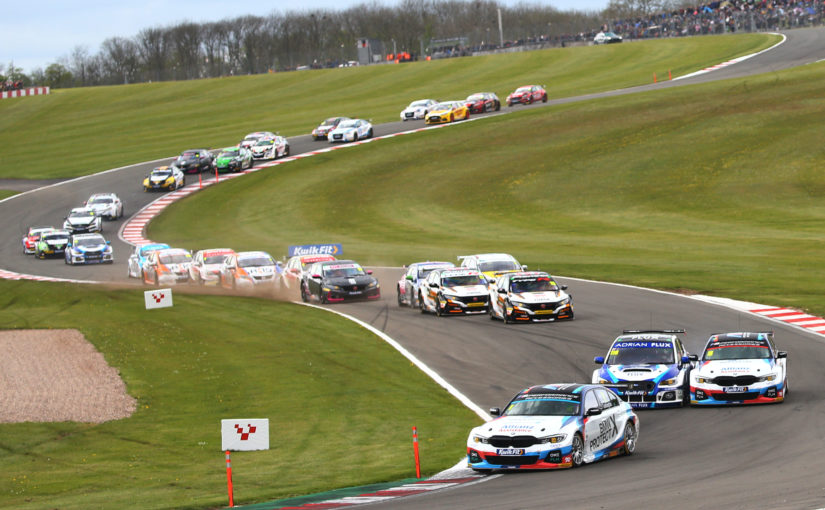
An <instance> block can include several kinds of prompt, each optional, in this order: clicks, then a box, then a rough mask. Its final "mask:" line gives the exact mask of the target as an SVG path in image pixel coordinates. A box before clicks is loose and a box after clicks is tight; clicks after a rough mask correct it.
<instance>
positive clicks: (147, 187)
mask: <svg viewBox="0 0 825 510" xmlns="http://www.w3.org/2000/svg"><path fill="white" fill-rule="evenodd" d="M185 183H186V177H185V176H184V175H183V172H181V171H180V169H179V168H178V167H176V166H159V167H157V168H155V169H153V170H152V171H151V172H150V173H149V175H147V176H146V178H145V179H143V191H153V190H163V191H174V190H176V189H178V188H182V187H183V186H184V185H185Z"/></svg>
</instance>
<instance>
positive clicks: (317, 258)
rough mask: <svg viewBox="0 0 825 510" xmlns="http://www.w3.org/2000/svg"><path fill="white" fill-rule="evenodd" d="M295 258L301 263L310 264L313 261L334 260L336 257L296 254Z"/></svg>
mask: <svg viewBox="0 0 825 510" xmlns="http://www.w3.org/2000/svg"><path fill="white" fill-rule="evenodd" d="M294 258H297V259H298V260H300V261H301V263H302V264H312V263H314V262H335V261H336V260H338V259H336V258H335V257H333V256H332V255H297V256H295V257H294Z"/></svg>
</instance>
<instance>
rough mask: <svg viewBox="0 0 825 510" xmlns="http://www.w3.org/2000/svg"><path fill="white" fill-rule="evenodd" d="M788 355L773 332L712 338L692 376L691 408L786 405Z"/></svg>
mask: <svg viewBox="0 0 825 510" xmlns="http://www.w3.org/2000/svg"><path fill="white" fill-rule="evenodd" d="M787 358H788V353H787V352H784V351H778V350H777V349H776V345H775V344H774V342H773V332H770V331H769V332H761V333H723V334H716V335H712V336H711V337H710V339H709V340H708V343H707V346H706V347H705V352H704V354H702V359H701V361H699V364H698V365H697V367H696V368H694V369H693V370H692V371H691V372H690V404H691V405H696V406H698V405H720V404H763V403H772V402H783V401H784V400H785V397H786V396H787V394H788V371H787Z"/></svg>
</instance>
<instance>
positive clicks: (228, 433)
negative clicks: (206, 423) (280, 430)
mask: <svg viewBox="0 0 825 510" xmlns="http://www.w3.org/2000/svg"><path fill="white" fill-rule="evenodd" d="M221 450H224V451H226V450H231V451H254V450H269V419H268V418H263V419H261V418H251V419H250V418H242V419H237V420H221Z"/></svg>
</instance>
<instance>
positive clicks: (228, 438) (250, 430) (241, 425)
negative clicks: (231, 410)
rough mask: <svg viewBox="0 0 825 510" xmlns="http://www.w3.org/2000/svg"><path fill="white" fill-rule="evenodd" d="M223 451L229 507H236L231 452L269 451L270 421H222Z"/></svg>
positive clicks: (246, 419) (265, 419) (259, 419)
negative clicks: (224, 454)
mask: <svg viewBox="0 0 825 510" xmlns="http://www.w3.org/2000/svg"><path fill="white" fill-rule="evenodd" d="M221 450H224V451H225V452H226V489H227V491H228V492H229V506H230V507H233V506H235V494H234V493H235V489H234V487H233V483H232V465H231V464H230V461H229V452H230V451H231V450H234V451H256V450H269V419H267V418H263V419H261V418H242V419H237V420H221Z"/></svg>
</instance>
